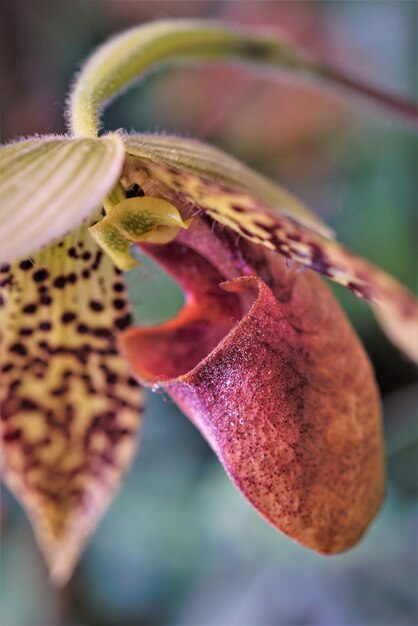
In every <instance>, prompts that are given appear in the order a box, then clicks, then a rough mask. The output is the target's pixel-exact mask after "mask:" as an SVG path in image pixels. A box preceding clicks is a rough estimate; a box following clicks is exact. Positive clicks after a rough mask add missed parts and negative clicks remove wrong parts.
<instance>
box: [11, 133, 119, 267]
mask: <svg viewBox="0 0 418 626" xmlns="http://www.w3.org/2000/svg"><path fill="white" fill-rule="evenodd" d="M123 157H124V150H123V144H122V142H121V140H120V138H119V137H118V136H117V135H109V136H107V137H104V138H102V139H84V138H82V139H70V138H68V137H33V138H31V139H28V140H26V141H21V142H17V143H13V144H10V145H8V146H5V147H3V148H1V149H0V170H1V183H0V197H1V203H0V223H1V230H0V261H10V260H13V259H15V258H18V257H23V256H26V255H29V254H32V253H33V252H34V251H36V250H38V249H39V248H41V246H43V245H45V244H47V243H49V242H51V241H53V240H54V239H57V238H58V237H61V236H63V235H67V234H68V233H69V232H70V231H71V230H73V229H74V228H76V227H77V226H79V224H80V223H81V222H82V221H83V220H85V219H86V218H87V217H88V216H89V215H90V213H91V212H92V211H93V210H94V209H96V208H97V207H98V206H101V202H102V199H103V197H104V196H105V194H106V193H107V192H108V191H110V190H111V189H112V187H113V185H114V184H115V182H116V180H117V178H118V176H119V173H120V170H121V167H122V162H123Z"/></svg>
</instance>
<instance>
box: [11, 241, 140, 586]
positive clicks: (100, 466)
mask: <svg viewBox="0 0 418 626" xmlns="http://www.w3.org/2000/svg"><path fill="white" fill-rule="evenodd" d="M1 285H2V287H1V290H2V304H3V307H2V309H1V310H0V313H1V329H2V332H3V337H2V341H1V344H0V361H1V369H2V375H1V384H0V400H1V418H2V419H1V433H2V442H3V450H2V469H3V472H4V473H3V476H4V480H5V482H6V484H7V485H8V486H9V488H10V489H11V490H12V492H13V493H14V494H15V495H16V496H17V497H18V499H19V500H20V501H21V502H22V504H23V506H24V507H25V509H26V510H27V512H28V515H29V518H30V520H31V522H32V524H33V526H34V529H35V533H36V535H37V538H38V541H39V543H40V546H41V548H42V550H43V552H44V554H45V557H46V559H47V562H48V565H49V568H50V572H51V577H52V578H53V580H55V581H56V582H57V583H64V582H65V581H66V579H67V578H68V576H69V575H70V574H71V571H72V569H73V567H74V565H75V563H76V561H77V559H78V558H79V555H80V552H81V550H82V548H83V546H84V544H85V542H86V540H87V538H88V536H89V534H90V533H91V531H92V530H93V529H94V527H95V525H96V523H97V521H98V519H99V518H100V516H101V515H102V513H103V511H104V510H105V509H106V507H107V505H108V503H109V501H110V499H111V498H112V496H113V494H114V493H115V490H116V489H117V488H118V485H119V483H120V481H121V478H122V476H123V474H124V473H125V472H126V470H127V468H128V466H129V464H130V461H131V458H132V455H133V453H134V450H135V440H136V431H137V429H138V426H139V423H140V405H141V393H140V390H139V388H138V386H137V384H136V383H135V381H134V380H133V379H131V378H130V376H129V371H128V367H127V365H126V364H125V362H124V361H123V360H122V359H121V357H120V356H119V354H118V350H117V348H116V336H117V334H118V333H119V332H120V330H121V329H123V328H124V327H126V326H127V324H128V323H129V320H130V314H129V307H128V304H127V300H126V294H125V286H124V282H123V277H122V276H121V274H120V272H119V271H118V270H116V268H115V267H114V266H113V264H112V262H111V261H110V259H109V258H108V257H106V256H105V255H103V253H102V252H101V251H100V250H99V248H98V247H97V246H96V244H95V242H94V241H93V240H92V239H91V237H90V236H89V235H88V234H87V232H86V230H85V229H80V231H79V232H78V233H74V234H72V235H70V236H68V237H66V238H65V239H63V240H62V241H61V242H59V243H57V244H56V245H54V246H51V247H48V248H45V249H44V250H43V251H42V252H39V253H38V254H37V255H36V256H34V257H33V258H32V259H24V260H21V261H20V262H15V263H13V264H12V265H11V266H8V265H6V264H3V266H2V268H1Z"/></svg>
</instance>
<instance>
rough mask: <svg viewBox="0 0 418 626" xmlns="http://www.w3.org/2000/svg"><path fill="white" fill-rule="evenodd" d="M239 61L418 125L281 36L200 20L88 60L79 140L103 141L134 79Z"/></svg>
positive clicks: (396, 104)
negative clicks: (181, 65)
mask: <svg viewBox="0 0 418 626" xmlns="http://www.w3.org/2000/svg"><path fill="white" fill-rule="evenodd" d="M191 61H193V62H215V61H216V62H219V61H238V62H241V63H251V64H257V65H259V66H261V67H262V68H265V69H269V68H270V69H275V70H288V71H291V72H295V73H300V74H302V75H305V76H307V77H313V78H319V79H323V80H325V81H326V82H328V83H329V85H330V86H336V87H338V86H343V87H344V88H345V89H346V90H348V91H349V92H351V93H352V94H353V95H358V96H361V97H363V98H365V99H366V100H368V101H370V102H374V103H377V104H379V105H381V106H382V107H383V108H385V109H386V110H388V111H390V112H391V113H392V114H395V115H397V116H401V117H403V118H404V119H407V120H408V121H410V122H411V121H414V123H415V124H416V122H417V119H418V113H417V108H416V105H414V104H413V103H409V102H406V101H404V100H403V99H402V98H398V97H397V96H394V95H391V94H386V93H384V92H382V91H379V90H377V89H374V88H372V87H369V86H368V85H365V84H363V83H361V82H360V81H358V80H356V79H354V78H351V77H349V76H346V75H345V74H344V73H342V72H340V71H338V70H336V69H335V68H332V67H329V66H327V65H326V64H324V63H322V62H320V61H318V60H316V59H314V58H313V57H310V56H309V55H307V54H305V53H304V52H301V51H300V50H298V49H297V48H296V47H295V46H294V45H293V44H292V43H291V42H289V41H287V40H286V39H285V38H283V37H281V36H280V35H279V34H278V33H271V32H268V33H267V32H261V33H260V32H259V33H252V32H250V31H246V30H242V29H238V28H233V27H228V26H225V25H221V24H216V23H213V22H206V21H199V20H166V21H158V22H152V23H149V24H145V25H142V26H139V27H136V28H133V29H131V30H128V31H126V32H124V33H122V34H120V35H117V36H116V37H114V38H112V39H110V40H109V41H108V42H107V43H106V44H104V45H103V46H101V47H100V48H99V49H98V50H97V51H96V52H95V53H94V54H93V56H92V57H91V58H90V59H89V60H88V62H87V63H86V65H85V66H84V68H83V70H82V71H81V73H80V75H79V76H78V79H77V81H76V83H75V87H74V90H73V92H72V94H71V97H70V99H69V121H70V129H71V132H72V133H73V135H75V136H86V137H97V135H98V132H99V116H100V112H101V111H102V110H103V108H104V107H105V106H106V104H107V103H109V102H110V101H111V100H112V99H113V98H115V97H116V96H117V95H118V94H120V93H121V92H122V91H123V90H125V89H126V88H127V87H128V86H129V85H131V84H132V83H133V82H134V81H136V80H138V79H140V78H143V77H144V75H145V74H147V73H148V72H150V71H151V70H154V69H156V68H157V67H158V66H160V65H164V64H167V63H172V62H176V63H178V62H191Z"/></svg>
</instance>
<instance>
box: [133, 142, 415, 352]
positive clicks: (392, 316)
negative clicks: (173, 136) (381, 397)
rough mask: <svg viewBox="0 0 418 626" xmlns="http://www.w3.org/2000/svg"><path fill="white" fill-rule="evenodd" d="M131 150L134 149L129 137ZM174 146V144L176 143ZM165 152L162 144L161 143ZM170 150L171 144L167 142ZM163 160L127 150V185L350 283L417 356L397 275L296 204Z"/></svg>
mask: <svg viewBox="0 0 418 626" xmlns="http://www.w3.org/2000/svg"><path fill="white" fill-rule="evenodd" d="M127 149H128V151H129V150H130V147H129V142H128V148H127ZM173 150H174V149H173ZM160 152H161V153H162V149H161V148H160ZM167 153H168V154H169V152H168V148H167ZM173 161H174V157H173V155H172V157H171V162H170V164H168V162H167V163H166V162H163V160H162V156H161V154H160V153H157V156H156V157H155V158H154V160H151V148H149V153H148V156H147V158H145V157H139V156H130V155H129V154H128V156H127V159H126V161H125V165H124V168H123V172H122V182H123V184H124V185H125V186H127V187H129V186H130V185H132V184H134V183H136V184H139V185H140V186H141V187H142V188H143V190H144V191H145V193H146V194H147V193H149V194H152V195H160V196H161V197H164V198H166V199H168V200H169V201H170V202H172V203H173V204H175V206H177V208H178V209H179V210H180V211H181V213H182V216H183V219H185V218H187V217H190V216H191V215H193V214H197V213H205V214H206V215H207V216H209V217H210V218H211V219H212V220H214V221H215V222H217V223H219V224H221V225H222V226H225V227H228V228H230V229H231V230H233V231H235V232H236V233H237V234H238V235H240V236H242V237H245V238H246V239H248V240H250V241H252V242H254V243H257V244H259V245H262V246H264V247H265V248H267V249H269V250H274V251H276V252H279V253H281V254H283V255H284V256H285V257H287V258H288V259H291V260H292V261H295V262H297V263H300V264H301V265H304V266H306V267H309V268H311V269H313V270H315V271H317V272H319V273H321V274H323V275H325V276H327V277H328V278H329V279H330V280H332V281H334V282H336V283H338V284H340V285H343V286H344V287H347V288H348V289H350V290H351V291H353V292H354V293H355V294H356V295H358V296H360V297H362V298H365V299H366V300H369V301H370V302H371V303H373V305H376V306H373V309H374V311H375V313H376V317H377V318H378V320H379V321H381V323H382V327H383V329H384V330H385V332H386V333H387V335H388V336H389V338H390V339H391V340H392V341H393V342H394V343H395V344H396V345H397V346H398V347H399V348H401V349H402V350H403V351H404V352H405V353H406V354H407V355H408V356H410V358H412V359H414V360H416V361H418V306H417V301H416V299H415V297H414V296H413V295H412V294H411V293H410V292H409V291H408V290H407V289H406V288H405V287H403V286H402V285H401V284H400V283H399V282H398V281H397V280H396V279H395V278H393V277H392V276H390V275H389V274H387V273H386V272H384V271H382V270H380V269H379V268H378V267H376V266H374V265H372V264H371V263H369V262H368V261H366V260H365V259H363V258H361V257H359V256H357V255H355V254H353V253H352V252H350V251H349V250H347V249H345V248H344V247H343V246H342V245H341V244H339V243H338V242H337V241H335V240H334V239H331V238H328V237H325V236H324V235H323V234H320V233H319V232H318V231H317V229H316V228H315V227H313V226H312V227H311V226H310V225H309V224H308V223H307V222H306V221H305V223H302V221H301V219H300V216H297V215H296V214H295V215H294V217H293V218H292V217H290V215H291V214H292V207H291V206H290V207H289V210H288V211H287V212H286V208H285V207H281V208H280V210H279V211H278V210H275V208H276V209H277V207H275V206H273V205H272V204H270V203H268V202H266V201H265V200H264V199H263V198H261V197H260V196H257V193H256V190H255V191H254V193H250V192H249V191H246V190H245V189H244V188H243V187H241V188H238V187H237V186H236V185H235V186H234V185H233V184H232V182H231V181H228V183H226V182H225V180H220V179H219V177H217V176H216V175H215V174H214V175H212V176H211V175H210V168H209V167H208V169H207V171H206V173H205V175H202V173H201V172H199V173H198V172H197V171H194V172H193V171H192V169H191V167H187V166H186V167H182V162H181V157H179V164H178V166H177V167H175V166H174V165H173Z"/></svg>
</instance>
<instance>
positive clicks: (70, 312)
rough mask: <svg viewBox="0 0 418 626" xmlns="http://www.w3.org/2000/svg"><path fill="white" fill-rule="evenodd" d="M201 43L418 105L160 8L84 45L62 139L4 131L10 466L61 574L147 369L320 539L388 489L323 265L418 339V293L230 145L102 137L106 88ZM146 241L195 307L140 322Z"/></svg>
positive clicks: (261, 487) (274, 41) (250, 486)
mask: <svg viewBox="0 0 418 626" xmlns="http://www.w3.org/2000/svg"><path fill="white" fill-rule="evenodd" d="M192 60H193V61H219V60H233V61H240V62H241V61H244V62H250V63H254V64H257V65H260V66H264V67H267V68H270V69H271V68H275V69H280V68H285V69H287V70H291V71H294V72H298V73H302V74H306V75H309V76H313V77H317V78H319V79H321V80H323V79H326V80H327V81H328V82H329V84H331V85H332V84H335V85H339V84H340V85H341V84H344V85H345V86H346V87H347V88H348V89H350V90H351V91H352V92H353V93H354V94H356V93H357V94H360V95H363V96H365V97H367V99H368V100H372V101H375V102H378V103H379V104H381V105H382V106H384V107H385V108H386V109H389V110H391V111H392V112H395V113H398V114H400V115H402V116H404V117H405V116H406V117H408V118H409V120H411V119H416V112H415V109H414V106H413V105H410V104H409V103H405V102H403V101H401V100H399V99H397V98H396V97H394V96H387V95H385V94H381V93H380V92H378V91H376V90H374V89H371V88H369V87H367V86H362V85H360V84H359V83H358V82H357V81H356V80H353V79H352V78H348V77H345V76H344V75H342V74H341V73H339V72H337V71H336V70H334V69H333V68H330V67H327V66H325V65H324V64H323V63H320V62H318V61H316V60H314V59H312V58H310V57H309V56H307V55H306V54H303V53H301V52H299V51H297V50H295V49H294V47H293V46H292V45H291V44H290V43H289V42H287V41H285V40H282V39H280V38H278V37H277V35H272V34H271V33H255V34H254V33H250V32H247V31H242V30H239V29H233V28H228V27H225V26H220V25H217V24H211V23H206V22H200V21H192V20H189V21H165V22H155V23H153V24H149V25H145V26H143V27H139V28H136V29H132V30H131V31H128V32H126V33H123V34H121V35H119V36H118V37H115V38H114V39H112V40H110V41H109V42H108V43H107V44H105V45H104V46H103V47H102V48H100V49H99V50H98V51H97V52H96V53H95V54H94V55H93V56H92V58H91V59H90V60H89V61H88V63H87V64H86V66H85V68H84V70H83V71H82V72H81V74H80V76H79V77H78V79H77V82H76V85H75V88H74V90H73V92H72V95H71V98H70V100H69V108H68V119H69V123H70V127H71V135H70V136H68V137H36V138H31V139H28V140H24V141H21V142H18V143H14V144H11V145H9V146H5V147H3V148H2V149H1V151H0V166H1V168H2V180H1V193H2V205H1V219H2V224H4V228H3V227H2V231H1V235H0V244H1V245H0V250H1V252H0V254H1V256H0V260H1V261H2V266H1V279H0V280H1V282H0V285H1V289H2V299H1V304H2V311H1V315H2V317H1V331H2V341H1V346H0V359H1V368H2V376H1V384H0V400H1V406H2V408H1V418H2V419H1V424H2V441H3V453H2V467H3V476H4V480H5V482H6V483H7V484H8V486H9V487H10V488H11V489H12V491H13V492H14V493H15V494H16V496H17V497H18V498H19V499H20V501H21V502H22V504H23V506H24V507H25V508H26V510H27V512H28V515H29V517H30V519H31V521H32V524H33V526H34V529H35V533H36V535H37V538H38V541H39V543H40V546H41V548H42V550H43V552H44V554H45V556H46V559H47V561H48V564H49V568H50V571H51V577H52V578H53V579H54V580H55V582H57V583H61V584H62V583H64V582H65V581H66V580H67V579H68V577H69V576H70V575H71V572H72V570H73V568H74V566H75V564H76V562H77V560H78V558H79V555H80V553H81V551H82V549H83V546H84V545H85V543H86V541H87V539H88V537H89V535H90V534H91V532H92V531H93V529H94V527H95V525H96V523H97V521H98V520H99V518H100V516H101V515H102V513H103V511H104V510H105V508H106V506H107V505H108V503H109V502H110V500H111V498H112V496H113V494H114V493H115V491H116V489H117V487H118V485H119V484H120V481H121V480H122V478H123V476H124V474H125V473H126V471H127V469H128V467H129V464H130V462H131V459H132V456H133V454H134V451H135V445H136V439H137V432H138V428H139V426H140V422H141V405H142V392H141V389H140V387H139V385H138V383H137V380H139V381H140V382H141V383H143V384H145V385H151V386H154V387H155V386H156V385H157V386H160V387H162V388H164V389H165V390H166V391H167V393H169V394H170V395H171V396H172V398H173V399H174V400H175V401H176V402H177V403H178V405H179V406H180V407H181V408H182V409H183V411H184V413H185V414H186V415H188V417H189V418H190V419H191V420H192V421H193V423H194V424H195V425H196V426H197V428H198V429H199V430H200V431H201V432H202V434H203V436H204V437H205V438H206V439H207V440H208V442H209V443H210V445H211V446H212V448H213V449H214V451H215V452H216V454H217V455H218V456H219V458H220V460H221V462H222V463H223V465H224V467H225V469H226V471H227V473H228V474H229V476H230V477H231V479H232V480H233V482H234V483H235V484H236V485H237V487H238V488H239V489H240V490H241V492H242V493H243V494H244V495H245V497H247V498H248V500H249V501H250V502H251V503H252V504H253V505H254V507H255V508H256V509H257V510H258V511H259V512H260V513H261V514H262V515H263V516H264V517H265V518H267V519H268V520H269V521H270V522H271V523H272V524H273V525H274V526H276V527H277V528H279V529H280V530H282V531H284V532H285V533H286V534H288V535H289V536H290V537H292V538H293V539H296V540H297V541H299V542H301V543H302V544H303V545H305V546H307V547H310V548H312V549H315V550H317V551H319V552H323V553H336V552H341V551H343V550H345V549H347V548H349V547H350V546H351V545H353V544H354V543H355V542H356V541H357V540H358V539H359V537H361V535H362V534H363V533H364V531H365V529H366V528H367V526H368V524H369V523H370V521H371V520H372V519H373V517H374V516H375V514H376V512H377V511H378V509H379V507H380V504H381V501H382V497H383V492H384V462H383V444H382V434H381V426H380V406H379V398H378V393H377V389H376V384H375V381H374V377H373V372H372V369H371V366H370V363H369V361H368V359H367V356H366V355H365V353H364V351H363V348H362V347H361V345H360V343H359V341H358V339H357V338H356V336H355V333H354V331H353V330H352V328H351V326H350V324H349V323H348V321H347V320H346V318H345V316H344V313H343V312H342V311H341V309H340V307H339V306H338V304H337V303H336V301H335V299H334V298H333V296H332V294H331V292H330V290H329V289H328V288H327V287H326V285H325V284H324V283H323V282H322V280H321V278H320V277H319V276H317V275H315V273H314V272H319V273H321V274H323V275H325V276H326V277H328V278H329V279H331V280H333V281H335V282H337V283H339V284H342V285H344V286H346V287H347V288H349V289H350V290H352V291H353V292H354V293H356V294H357V295H359V296H361V297H363V298H365V299H367V300H369V301H370V302H371V304H372V306H373V309H374V311H375V312H376V314H377V317H378V319H380V321H381V322H382V325H383V327H384V328H385V330H386V331H387V333H388V335H389V336H390V337H391V338H392V340H393V341H394V342H395V343H397V345H399V347H400V348H401V349H403V350H404V351H405V352H406V353H407V354H409V355H410V356H411V357H412V358H418V355H417V354H416V343H415V342H414V338H415V337H416V332H417V306H416V301H415V299H414V297H413V296H412V295H411V294H410V293H409V292H408V291H407V290H406V289H405V288H404V287H402V286H401V285H400V284H399V283H398V282H397V281H396V280H395V279H394V278H392V277H390V276H389V275H387V274H386V273H384V272H382V271H381V270H379V269H378V268H376V267H374V266H372V265H371V264H370V263H368V262H367V261H365V260H363V259H361V258H359V257H356V256H355V255H353V254H352V253H350V252H349V251H347V250H345V249H344V248H343V247H342V246H340V245H339V244H338V243H337V242H336V241H335V239H334V237H333V234H332V233H331V232H330V229H329V228H328V227H327V226H326V225H325V224H323V223H322V222H321V220H319V219H318V218H317V217H316V216H315V215H313V214H312V213H311V212H310V211H309V210H308V209H307V208H306V207H305V206H304V205H303V204H302V203H300V202H299V201H298V200H297V199H296V198H294V197H293V196H292V195H291V194H289V193H288V192H286V191H285V190H283V189H282V188H280V187H279V186H278V185H276V184H274V183H272V182H270V181H268V180H266V179H265V178H263V177H262V176H260V175H259V174H257V173H256V172H254V171H252V170H250V169H249V168H247V167H245V166H244V165H242V164H241V163H239V162H238V161H236V160H235V159H233V158H232V157H229V156H227V155H225V154H224V153H223V152H221V151H219V150H217V149H215V148H212V147H209V146H206V145H204V144H202V143H199V142H196V141H193V140H186V139H180V138H176V137H168V136H153V135H125V134H123V133H121V132H118V133H115V134H111V135H105V136H101V137H100V138H99V137H98V123H99V113H100V111H101V109H102V108H103V106H105V105H106V103H107V102H108V101H109V100H110V99H112V98H113V97H115V96H116V95H118V93H120V91H121V90H123V89H124V88H125V87H126V86H128V85H129V84H131V83H132V82H133V81H134V80H136V79H137V78H138V77H139V76H142V75H143V73H144V72H146V71H149V70H150V69H153V68H154V66H156V65H159V64H161V63H165V62H171V61H192ZM102 207H103V208H102ZM133 245H140V246H141V248H142V250H143V251H144V252H145V253H147V254H149V255H150V256H151V257H152V258H154V259H155V260H156V261H157V263H159V264H160V265H161V266H162V267H163V268H164V269H166V271H167V272H169V273H170V274H171V275H172V276H173V277H174V278H176V280H177V281H178V282H179V284H180V285H181V286H182V287H183V289H184V291H185V295H186V304H185V306H184V308H183V309H182V310H181V311H180V312H179V314H178V315H177V316H176V317H175V318H174V319H173V320H170V321H168V322H166V323H165V324H162V325H161V326H158V327H156V328H148V329H141V328H135V327H132V326H131V318H130V309H129V303H128V300H127V297H126V292H125V285H124V281H123V275H122V270H129V269H131V268H132V267H133V266H134V265H135V264H136V261H135V259H134V258H133V257H132V256H131V254H130V251H131V247H132V246H133ZM303 268H306V271H301V269H303ZM311 270H314V271H311Z"/></svg>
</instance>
